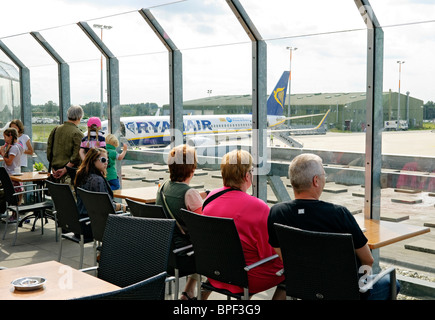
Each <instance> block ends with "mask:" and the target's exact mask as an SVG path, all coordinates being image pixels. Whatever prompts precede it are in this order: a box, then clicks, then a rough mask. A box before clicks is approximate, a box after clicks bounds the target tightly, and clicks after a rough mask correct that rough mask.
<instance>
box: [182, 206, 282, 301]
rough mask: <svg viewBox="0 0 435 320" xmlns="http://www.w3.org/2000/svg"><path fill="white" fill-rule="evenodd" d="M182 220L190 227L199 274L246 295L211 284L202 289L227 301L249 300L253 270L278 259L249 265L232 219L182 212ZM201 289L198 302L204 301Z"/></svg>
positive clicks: (274, 256) (264, 260)
mask: <svg viewBox="0 0 435 320" xmlns="http://www.w3.org/2000/svg"><path fill="white" fill-rule="evenodd" d="M181 216H182V219H183V221H184V222H185V223H186V225H187V229H188V230H189V234H190V238H191V240H192V243H193V250H194V253H195V263H196V272H197V273H198V274H200V275H203V276H206V277H207V278H210V279H214V280H216V281H220V282H224V283H229V284H232V285H235V286H239V287H242V288H243V292H240V293H236V294H234V293H232V292H230V291H228V290H222V289H218V288H215V287H213V286H212V285H210V283H209V282H205V283H199V286H201V287H202V288H203V289H205V290H208V291H216V292H219V293H221V294H223V295H226V296H227V298H228V299H230V298H231V297H232V298H236V299H239V300H240V299H243V300H248V299H249V296H250V295H251V294H250V293H249V285H248V272H249V271H250V270H252V269H253V268H255V267H257V266H259V265H261V264H263V263H265V262H268V261H271V260H272V259H276V258H278V255H273V256H270V257H267V258H265V259H263V260H260V261H257V262H255V263H253V264H251V265H249V266H248V265H246V262H245V256H244V253H243V249H242V244H241V242H240V237H239V234H238V232H237V229H236V225H235V224H234V220H233V219H228V218H218V217H209V216H204V215H199V214H196V213H194V212H190V211H188V210H185V209H182V210H181ZM200 292H201V290H200V287H198V299H201V294H200Z"/></svg>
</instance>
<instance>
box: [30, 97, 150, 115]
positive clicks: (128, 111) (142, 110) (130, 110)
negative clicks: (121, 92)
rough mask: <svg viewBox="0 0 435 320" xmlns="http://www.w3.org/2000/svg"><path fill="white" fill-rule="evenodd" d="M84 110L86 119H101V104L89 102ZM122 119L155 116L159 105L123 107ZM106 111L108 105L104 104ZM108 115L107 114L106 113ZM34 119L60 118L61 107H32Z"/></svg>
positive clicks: (84, 106) (54, 105) (127, 105)
mask: <svg viewBox="0 0 435 320" xmlns="http://www.w3.org/2000/svg"><path fill="white" fill-rule="evenodd" d="M80 106H81V107H82V108H83V111H84V113H85V117H86V118H88V117H99V116H100V114H101V113H100V111H101V103H100V102H88V103H86V104H84V105H80ZM120 107H121V117H132V116H142V115H154V114H155V113H156V111H157V109H158V105H157V104H156V103H154V102H146V103H132V104H124V105H121V106H120ZM103 108H104V111H106V108H107V103H104V104H103ZM104 114H106V112H104ZM32 116H33V117H40V116H44V117H56V116H59V105H58V104H57V103H55V102H53V101H48V102H46V103H45V104H42V105H32Z"/></svg>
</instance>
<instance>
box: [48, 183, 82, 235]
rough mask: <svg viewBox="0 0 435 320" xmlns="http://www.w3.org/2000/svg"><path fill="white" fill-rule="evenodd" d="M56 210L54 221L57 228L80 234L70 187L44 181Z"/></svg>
mask: <svg viewBox="0 0 435 320" xmlns="http://www.w3.org/2000/svg"><path fill="white" fill-rule="evenodd" d="M46 186H47V188H48V190H49V192H50V196H51V199H52V200H53V203H54V207H55V209H56V212H57V213H56V219H57V223H58V225H59V227H61V228H62V229H63V230H65V231H67V232H74V233H75V234H82V229H81V226H80V222H79V211H78V209H77V203H76V200H75V199H74V195H73V193H72V191H71V187H70V186H69V185H68V184H61V183H54V182H51V181H46Z"/></svg>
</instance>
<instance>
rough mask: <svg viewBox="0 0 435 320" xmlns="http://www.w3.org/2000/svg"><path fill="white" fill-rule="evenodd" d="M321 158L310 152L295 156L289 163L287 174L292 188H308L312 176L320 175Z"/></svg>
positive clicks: (321, 167)
mask: <svg viewBox="0 0 435 320" xmlns="http://www.w3.org/2000/svg"><path fill="white" fill-rule="evenodd" d="M323 173H324V171H323V163H322V158H320V157H319V156H318V155H315V154H312V153H303V154H300V155H298V156H296V157H295V158H294V159H293V160H292V162H291V163H290V166H289V170H288V174H289V177H290V183H291V185H292V187H293V189H294V190H295V191H296V192H298V191H303V190H308V189H309V188H310V187H311V183H312V180H313V177H314V176H318V175H322V174H323Z"/></svg>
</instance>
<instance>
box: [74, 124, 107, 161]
mask: <svg viewBox="0 0 435 320" xmlns="http://www.w3.org/2000/svg"><path fill="white" fill-rule="evenodd" d="M100 130H101V120H100V118H98V117H90V118H89V119H88V134H87V135H86V136H84V137H83V139H82V143H81V144H80V157H81V158H82V161H83V159H84V158H85V155H86V153H87V152H88V150H89V149H91V148H104V149H105V148H106V138H105V137H104V135H103V132H101V131H100Z"/></svg>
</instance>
